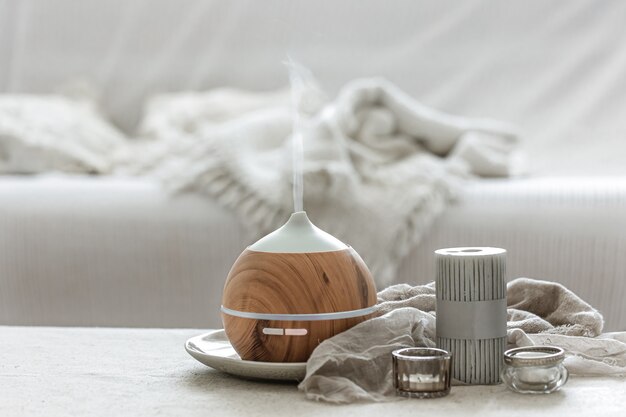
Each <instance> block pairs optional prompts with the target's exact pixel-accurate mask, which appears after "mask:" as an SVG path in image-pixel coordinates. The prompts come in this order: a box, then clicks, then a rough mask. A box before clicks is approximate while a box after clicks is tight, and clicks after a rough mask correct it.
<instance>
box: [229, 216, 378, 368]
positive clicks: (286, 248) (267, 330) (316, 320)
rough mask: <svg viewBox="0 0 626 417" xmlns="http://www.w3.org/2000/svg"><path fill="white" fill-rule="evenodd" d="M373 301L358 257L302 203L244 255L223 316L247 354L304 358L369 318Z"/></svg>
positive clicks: (373, 292)
mask: <svg viewBox="0 0 626 417" xmlns="http://www.w3.org/2000/svg"><path fill="white" fill-rule="evenodd" d="M375 304H376V287H375V284H374V280H373V279H372V276H371V274H370V272H369V270H368V269H367V266H366V265H365V263H364V262H363V260H362V259H361V257H360V256H359V255H358V254H357V253H356V251H354V249H352V248H351V247H350V246H348V245H346V244H344V243H343V242H341V241H340V240H338V239H336V238H335V237H333V236H331V235H330V234H328V233H326V232H324V231H322V230H321V229H319V228H317V227H316V226H314V225H313V224H312V223H311V222H310V221H309V219H308V217H307V215H306V213H305V212H304V211H300V212H296V213H294V214H292V215H291V218H290V219H289V221H287V223H285V225H283V226H282V227H281V228H279V229H278V230H276V231H275V232H273V233H270V234H269V235H267V236H265V237H264V238H262V239H261V240H259V241H258V242H256V243H254V244H253V245H251V246H249V247H248V248H247V249H246V250H245V251H244V252H243V253H242V254H241V255H240V256H239V258H238V259H237V261H236V262H235V264H234V265H233V267H232V269H231V270H230V273H229V274H228V277H227V279H226V284H225V286H224V294H223V297H222V320H223V322H224V329H225V331H226V335H227V336H228V339H229V340H230V342H231V344H232V345H233V347H234V348H235V350H236V351H237V353H238V354H239V356H241V358H242V359H244V360H252V361H266V362H305V361H306V360H307V359H308V358H309V356H310V355H311V352H312V351H313V349H315V347H316V346H317V345H318V344H319V343H320V342H322V341H323V340H325V339H327V338H329V337H331V336H333V335H335V334H338V333H341V332H343V331H344V330H347V329H349V328H350V327H352V326H354V325H355V324H357V323H360V322H362V321H364V320H366V319H367V318H369V317H370V316H371V314H372V313H373V311H374V305H375Z"/></svg>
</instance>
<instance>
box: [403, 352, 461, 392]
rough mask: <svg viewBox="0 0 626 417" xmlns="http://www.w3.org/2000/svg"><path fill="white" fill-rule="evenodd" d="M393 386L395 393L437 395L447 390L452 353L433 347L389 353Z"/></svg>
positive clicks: (448, 390) (448, 388)
mask: <svg viewBox="0 0 626 417" xmlns="http://www.w3.org/2000/svg"><path fill="white" fill-rule="evenodd" d="M391 355H392V357H393V385H394V388H395V389H396V393H397V394H398V395H401V396H404V397H412V398H437V397H443V396H446V395H448V394H449V393H450V373H451V370H452V366H451V365H452V355H451V354H450V353H449V352H447V351H445V350H443V349H435V348H418V347H416V348H405V349H398V350H395V351H393V352H392V353H391Z"/></svg>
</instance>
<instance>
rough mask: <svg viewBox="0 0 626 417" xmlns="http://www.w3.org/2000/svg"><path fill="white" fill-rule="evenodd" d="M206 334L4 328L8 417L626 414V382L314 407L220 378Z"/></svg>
mask: <svg viewBox="0 0 626 417" xmlns="http://www.w3.org/2000/svg"><path fill="white" fill-rule="evenodd" d="M200 333H203V331H199V330H189V329H186V330H170V329H168V330H162V329H110V328H52V327H2V326H0V416H2V417H5V416H6V417H19V416H31V415H42V416H44V415H45V416H87V415H89V416H138V415H142V416H152V415H159V416H263V417H270V416H272V417H273V416H297V417H305V416H312V415H315V416H317V415H321V416H333V415H342V416H358V417H367V416H387V417H395V416H417V415H424V416H446V417H452V416H457V415H477V416H481V417H482V416H492V415H505V416H524V417H529V416H538V415H542V416H569V415H575V416H577V417H578V416H584V415H589V416H603V417H606V416H621V417H624V416H626V379H617V378H572V379H570V381H569V382H568V383H567V385H566V386H565V387H564V389H563V390H562V391H561V392H558V393H555V394H551V395H545V396H524V395H519V394H514V393H512V392H509V391H507V390H506V389H505V388H504V386H502V385H497V386H471V387H453V388H452V392H451V394H450V395H449V396H448V397H445V398H440V399H431V400H401V401H396V402H391V403H385V404H371V403H359V404H351V405H339V406H338V405H330V404H323V403H316V402H312V401H307V400H305V398H304V395H303V394H302V393H301V392H299V391H298V390H297V388H296V385H295V384H288V383H285V384H277V383H266V382H253V381H245V380H241V379H237V378H235V377H231V376H229V375H225V374H222V373H219V372H217V371H214V370H212V369H210V368H207V367H205V366H204V365H202V364H200V363H198V362H196V361H195V360H194V359H192V358H191V357H190V356H188V355H187V353H186V352H185V350H184V348H183V344H184V342H185V340H187V339H188V338H189V337H191V336H195V335H197V334H200Z"/></svg>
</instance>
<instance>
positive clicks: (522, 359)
mask: <svg viewBox="0 0 626 417" xmlns="http://www.w3.org/2000/svg"><path fill="white" fill-rule="evenodd" d="M563 359H565V351H564V350H563V349H561V348H558V347H552V346H529V347H521V348H515V349H510V350H507V351H506V352H504V367H503V369H502V373H501V375H500V376H501V377H502V381H503V382H504V383H505V384H506V385H507V386H508V387H509V388H510V389H511V390H513V391H515V392H519V393H521V394H550V393H552V392H555V391H558V390H559V389H560V388H561V387H562V386H563V385H564V384H565V383H566V382H567V377H568V372H567V369H566V368H565V366H563Z"/></svg>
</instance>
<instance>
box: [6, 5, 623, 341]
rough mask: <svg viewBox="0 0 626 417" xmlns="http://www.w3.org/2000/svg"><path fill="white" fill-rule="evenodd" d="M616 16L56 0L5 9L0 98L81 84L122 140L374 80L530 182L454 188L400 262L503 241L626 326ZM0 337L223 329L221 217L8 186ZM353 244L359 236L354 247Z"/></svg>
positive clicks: (229, 249)
mask: <svg viewBox="0 0 626 417" xmlns="http://www.w3.org/2000/svg"><path fill="white" fill-rule="evenodd" d="M625 19H626V4H625V3H623V2H617V1H608V2H604V3H603V4H602V5H597V4H596V3H595V2H593V1H577V2H567V3H564V2H554V3H549V4H545V2H543V1H538V0H532V1H528V2H519V3H515V4H511V3H507V4H504V3H501V2H497V1H495V0H494V1H487V0H480V1H474V2H467V3H457V2H453V3H448V2H421V1H419V2H413V1H404V0H403V1H397V2H386V1H365V2H361V1H347V2H339V3H338V2H332V1H321V2H320V1H317V2H302V1H295V2H294V1H270V2H254V1H235V2H220V1H206V0H186V1H184V2H182V3H180V2H171V1H167V0H153V1H150V2H143V1H140V0H131V1H127V0H109V1H107V2H101V1H97V0H89V1H81V2H74V1H71V0H55V1H50V2H29V1H17V0H13V1H11V0H8V1H4V2H1V3H0V62H2V63H3V64H2V65H0V90H2V91H3V92H8V93H15V92H29V93H49V92H54V91H58V90H59V89H66V90H72V89H75V88H77V87H76V85H81V83H82V82H83V81H87V82H88V83H89V85H92V86H95V88H96V89H97V90H99V95H100V101H101V102H102V105H103V112H104V113H106V114H108V115H111V117H112V119H113V121H114V122H115V123H116V124H117V125H118V126H120V127H121V128H123V129H126V130H127V131H129V132H132V130H133V128H134V126H135V124H136V122H137V120H138V119H139V115H140V112H141V103H142V102H143V101H144V100H145V98H146V97H148V96H149V95H150V94H152V93H157V92H161V91H176V90H184V89H207V88H211V87H216V86H223V85H232V86H237V87H244V88H252V89H269V88H277V87H280V86H283V85H284V84H285V83H286V80H287V78H286V74H285V71H284V69H283V68H282V64H281V61H282V60H283V59H284V58H285V56H286V54H288V53H290V54H292V55H293V56H294V57H295V58H296V59H299V60H301V61H302V62H303V63H305V64H307V65H309V66H310V67H311V68H312V69H313V70H314V72H315V73H316V74H317V75H318V76H319V79H320V81H321V82H322V84H323V85H324V86H327V87H328V90H329V92H330V93H331V94H332V93H333V92H334V91H336V89H337V87H339V86H340V85H341V84H342V83H343V82H345V81H347V80H349V79H351V78H354V77H357V76H370V75H377V76H386V77H388V78H390V79H391V80H392V81H394V82H395V83H397V84H398V85H399V86H400V87H402V88H404V89H406V90H407V91H409V92H410V93H411V94H413V95H414V96H415V97H417V98H418V99H420V100H422V101H423V102H425V103H426V104H429V105H432V106H435V107H437V108H440V109H442V110H445V111H449V112H453V113H458V114H463V115H468V116H489V117H494V118H499V119H503V120H507V121H511V122H513V123H516V124H518V125H519V126H520V127H522V128H523V130H524V133H525V134H524V137H525V142H524V144H523V147H524V149H525V150H526V151H527V154H528V162H529V171H530V173H531V177H529V178H525V179H519V180H504V181H485V182H481V183H476V184H474V185H472V186H471V187H468V189H467V190H465V191H464V192H463V194H462V196H461V198H460V199H459V202H458V203H457V204H456V205H453V206H452V207H450V208H449V209H448V210H447V212H446V213H444V215H443V216H442V217H441V218H440V219H439V220H438V221H437V223H436V224H435V225H434V227H433V229H432V231H431V233H430V234H429V235H428V236H427V237H426V238H425V240H424V241H423V243H422V244H421V245H420V246H419V247H418V248H416V249H415V251H414V252H413V254H412V255H411V256H409V257H408V258H407V259H406V261H405V263H404V265H403V266H402V268H401V273H400V274H399V276H398V282H426V281H428V280H430V279H432V277H433V265H432V256H431V254H432V250H434V249H435V248H438V247H444V246H455V245H492V246H503V247H505V248H507V249H508V250H509V266H510V268H509V277H511V278H512V277H516V276H531V277H536V278H544V279H551V280H556V281H559V282H562V283H564V284H566V285H567V286H569V287H570V288H572V289H573V290H575V291H577V292H578V293H580V294H581V295H582V296H583V297H584V298H585V299H586V300H588V301H589V302H590V303H591V304H593V305H595V306H597V307H598V308H600V309H601V310H602V311H603V312H604V313H605V316H606V318H607V324H608V329H609V330H624V329H626V308H625V307H624V300H626V277H625V272H624V271H626V257H624V256H623V254H624V253H625V251H626V164H624V162H625V160H626V140H624V138H625V137H626V119H624V118H623V117H621V112H622V110H623V108H625V106H626V94H624V93H623V92H624V91H626V83H625V82H624V80H623V76H622V75H623V74H624V73H626V59H624V57H625V56H626V33H625V32H624V31H623V22H624V20H625ZM0 227H1V228H0V324H46V325H105V326H154V327H168V326H176V327H215V326H218V325H219V315H218V313H217V312H218V306H219V297H220V292H221V286H222V283H223V280H224V277H225V275H226V273H227V272H228V269H229V267H230V265H231V264H232V262H233V261H234V259H235V257H236V256H237V255H238V253H239V252H240V251H241V250H242V249H243V248H244V247H245V245H246V244H247V243H249V242H250V239H251V237H250V236H249V235H247V234H246V231H245V230H243V229H242V228H241V226H240V225H239V224H238V222H237V220H236V219H235V218H234V217H233V216H232V214H231V213H229V212H228V211H226V210H224V209H222V208H221V207H219V206H218V205H216V204H215V203H214V202H212V201H208V200H206V199H202V198H200V197H198V196H194V195H187V196H182V197H170V196H168V195H167V194H165V193H164V192H163V191H162V190H161V189H160V188H159V187H158V185H157V184H155V183H151V182H149V181H146V180H136V179H133V180H131V179H122V178H94V177H68V176H45V177H0ZM352 243H353V245H354V246H355V247H356V248H357V249H358V242H352Z"/></svg>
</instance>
